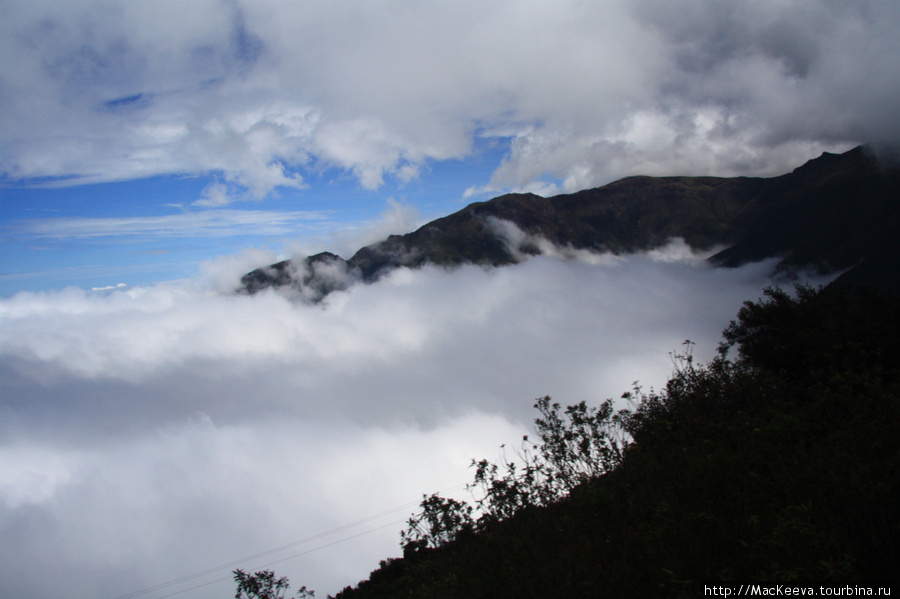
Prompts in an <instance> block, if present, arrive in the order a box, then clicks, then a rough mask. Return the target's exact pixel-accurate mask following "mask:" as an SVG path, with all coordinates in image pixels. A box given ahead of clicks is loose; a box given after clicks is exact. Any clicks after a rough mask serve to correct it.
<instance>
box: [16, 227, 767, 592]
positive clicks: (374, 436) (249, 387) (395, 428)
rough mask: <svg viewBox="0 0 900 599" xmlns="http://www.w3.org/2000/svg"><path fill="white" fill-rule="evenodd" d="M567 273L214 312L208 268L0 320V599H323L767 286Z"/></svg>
mask: <svg viewBox="0 0 900 599" xmlns="http://www.w3.org/2000/svg"><path fill="white" fill-rule="evenodd" d="M583 258H584V257H582V256H579V255H573V254H567V253H566V252H565V251H562V250H560V251H559V252H557V253H556V254H555V255H547V256H539V257H535V258H532V259H530V260H528V261H526V262H523V263H521V264H518V265H515V266H511V267H506V268H498V269H484V268H480V267H475V266H467V267H462V268H459V269H456V270H453V271H446V270H443V269H439V268H423V269H420V270H415V271H413V270H408V269H398V270H397V271H394V272H393V273H391V274H390V275H388V276H387V277H385V278H384V279H382V280H381V281H379V282H378V283H376V284H372V285H357V286H353V287H350V288H349V289H347V290H346V291H341V292H336V293H334V294H332V295H330V296H329V297H328V298H327V299H326V300H325V301H324V302H323V303H321V304H319V305H309V304H304V303H298V302H292V301H290V299H288V298H286V297H284V296H282V295H279V294H277V293H274V292H271V291H270V292H265V293H261V294H258V295H255V296H234V295H223V294H221V293H219V292H218V291H217V288H216V285H218V287H219V288H222V287H225V285H224V280H225V278H226V277H225V273H228V272H234V271H236V270H237V268H236V267H235V268H232V267H231V265H227V264H225V265H221V266H220V270H218V277H219V278H216V277H214V276H210V277H209V278H208V279H204V280H198V281H184V282H180V283H170V284H160V285H155V286H151V287H130V288H114V289H107V290H99V291H96V292H89V291H83V290H78V289H68V290H64V291H59V292H53V293H20V294H18V295H16V296H14V297H12V298H8V299H3V300H0V323H2V326H0V380H3V386H4V392H3V398H2V404H0V412H2V418H0V464H2V467H0V535H2V536H3V538H4V540H5V542H4V543H3V548H2V550H0V551H2V552H3V553H2V558H3V560H4V563H7V564H9V565H10V567H9V568H5V569H4V572H3V574H0V586H2V587H3V588H4V589H9V590H10V591H11V592H12V594H14V595H16V596H19V595H22V594H23V593H24V594H27V595H28V596H33V597H51V596H53V597H55V596H58V595H59V593H60V592H61V591H60V589H62V588H65V589H66V592H67V593H68V594H69V595H70V596H73V597H96V596H110V597H115V596H120V595H123V594H125V593H131V592H134V591H138V590H141V589H143V588H149V587H151V586H154V585H157V584H162V583H168V582H170V581H174V580H176V579H179V578H181V577H183V576H188V575H193V574H197V573H201V572H206V570H209V569H212V571H211V572H209V573H207V574H204V575H203V576H196V577H192V578H190V579H186V580H185V581H182V582H179V583H177V584H173V585H172V586H168V587H166V592H177V591H181V590H184V589H185V588H189V587H191V586H197V585H200V584H206V583H207V582H211V584H209V585H208V586H205V587H202V588H200V589H195V590H193V591H191V594H192V596H210V597H212V596H221V595H222V594H223V593H226V592H228V590H229V588H230V586H231V585H230V582H229V581H228V580H227V578H228V571H229V567H228V566H229V565H230V567H231V568H234V567H238V566H240V567H248V568H250V567H263V566H266V565H270V564H271V565H272V567H274V568H275V569H276V570H277V571H279V573H282V574H283V575H288V576H290V577H291V578H292V579H293V580H294V581H295V582H297V583H301V584H308V585H310V586H312V587H314V588H318V589H319V590H320V592H335V591H336V590H338V589H339V588H342V586H343V585H345V584H350V583H353V582H355V581H356V580H357V579H359V578H361V577H363V576H365V575H366V574H367V573H368V571H369V570H371V569H372V568H373V567H375V566H376V565H377V561H378V559H381V558H384V557H387V556H390V555H396V554H397V552H398V546H397V538H398V537H397V533H398V531H399V529H400V528H401V527H402V521H403V520H404V519H405V518H406V517H407V516H408V515H409V513H411V511H413V509H414V507H415V505H414V504H415V503H416V502H417V501H418V499H419V498H420V497H421V494H422V493H430V492H436V491H443V490H447V489H454V491H453V492H454V493H457V494H459V493H462V490H461V488H460V487H459V485H460V484H461V483H464V482H467V481H468V480H470V476H471V473H469V472H468V471H467V466H468V463H469V460H470V459H471V458H480V457H487V458H491V459H494V458H496V457H497V456H498V451H499V450H498V449H497V448H498V446H499V445H500V444H501V443H512V444H515V443H516V441H517V439H519V438H520V435H521V434H523V433H527V432H529V428H530V427H529V423H530V422H531V419H532V418H533V413H532V408H531V405H532V402H533V400H534V398H536V397H539V396H542V395H544V394H551V395H553V396H554V398H555V399H557V400H558V401H561V402H563V403H566V402H568V403H575V402H577V401H581V400H587V401H599V400H601V399H604V398H606V397H617V396H618V395H619V394H621V393H622V392H623V391H626V390H628V389H630V386H631V383H632V382H633V381H635V380H640V381H641V382H642V383H643V384H644V385H645V386H651V385H655V386H659V385H660V384H662V382H664V380H665V379H666V378H667V376H668V375H669V374H670V373H671V370H672V368H673V365H672V362H671V357H670V355H669V352H671V351H674V350H677V349H679V348H680V346H681V343H682V342H683V341H684V340H685V339H688V338H689V339H692V340H694V341H695V342H697V344H698V345H697V353H698V355H699V357H700V358H701V359H702V358H705V357H709V356H711V355H712V353H713V351H714V348H715V345H716V343H717V342H718V338H719V333H720V331H721V329H722V328H723V327H724V326H725V325H726V324H727V322H728V321H729V320H730V319H731V318H733V316H734V314H735V313H736V311H737V309H738V307H739V306H740V304H741V302H742V301H743V300H745V299H748V298H755V297H758V295H759V293H760V290H761V288H762V287H763V286H764V285H765V284H767V282H768V277H767V273H768V271H769V268H770V267H771V265H768V264H760V265H753V266H747V267H743V268H740V269H733V270H725V269H712V268H710V267H708V266H706V265H705V264H704V263H703V262H702V260H701V257H700V256H697V255H694V254H692V253H691V252H690V251H689V250H687V249H686V248H684V247H683V245H682V246H679V245H677V244H676V245H673V246H671V247H670V248H668V249H666V250H665V251H660V252H657V253H656V254H653V255H642V256H632V257H628V258H623V259H617V260H598V259H592V260H585V259H583ZM248 259H249V258H248ZM213 271H216V269H213ZM209 281H217V283H216V285H211V284H210V283H209ZM460 496H463V495H460ZM395 508H396V509H395ZM380 514H381V515H380ZM378 515H380V516H378ZM369 516H378V517H377V518H372V519H371V520H370V519H368V517H369ZM357 522H359V523H358V524H357V525H355V526H353V527H349V528H346V529H341V530H337V531H335V529H339V528H341V527H342V526H344V525H347V524H350V523H357ZM329 531H335V532H334V534H333V535H327V536H325V537H321V538H316V539H313V540H311V541H309V542H303V543H300V542H299V541H302V540H303V539H307V538H310V537H315V536H316V535H318V534H319V533H324V532H329ZM368 531H370V532H368ZM357 535H362V536H357ZM349 537H355V538H353V539H351V540H347V541H345V542H340V543H338V544H336V545H333V546H332V547H333V549H330V550H329V549H321V550H316V548H317V547H319V546H322V545H330V544H332V543H335V542H338V541H340V540H341V539H343V538H349ZM282 546H285V549H281V550H278V551H273V552H272V553H270V554H267V555H265V556H261V557H259V558H256V559H249V560H248V559H242V558H246V557H249V556H255V555H257V554H258V553H263V552H266V551H268V550H270V549H277V548H280V547H282ZM309 551H312V552H311V553H308V552H309ZM292 556H295V557H292ZM223 564H224V565H225V567H223V568H218V569H214V568H213V567H214V566H221V565H223ZM235 564H236V565H235ZM51 573H52V575H50V574H51ZM216 580H217V581H218V582H212V581H216ZM26 591H27V592H26ZM157 594H164V593H162V591H159V592H158V593H157Z"/></svg>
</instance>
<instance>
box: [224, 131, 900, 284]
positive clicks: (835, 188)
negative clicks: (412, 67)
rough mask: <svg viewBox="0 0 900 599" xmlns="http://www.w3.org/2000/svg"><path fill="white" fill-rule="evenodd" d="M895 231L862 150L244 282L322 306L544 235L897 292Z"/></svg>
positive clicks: (498, 206)
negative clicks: (284, 290) (766, 174)
mask: <svg viewBox="0 0 900 599" xmlns="http://www.w3.org/2000/svg"><path fill="white" fill-rule="evenodd" d="M510 224H511V225H515V227H510ZM898 231H900V169H898V168H897V167H896V166H888V167H886V166H884V165H883V164H881V163H880V162H879V160H878V158H877V157H876V155H875V154H874V152H872V151H871V150H870V149H869V148H868V147H865V146H860V147H857V148H855V149H853V150H851V151H849V152H846V153H844V154H829V153H824V154H822V156H820V157H819V158H816V159H814V160H811V161H809V162H807V163H806V164H804V165H803V166H801V167H799V168H797V169H795V170H794V171H793V172H791V173H788V174H786V175H782V176H780V177H773V178H756V177H734V178H718V177H628V178H625V179H622V180H620V181H616V182H614V183H610V184H609V185H605V186H603V187H598V188H596V189H588V190H585V191H580V192H577V193H573V194H564V195H558V196H554V197H550V198H543V197H540V196H536V195H533V194H507V195H503V196H500V197H498V198H494V199H492V200H490V201H486V202H477V203H474V204H471V205H469V206H467V207H465V208H463V209H462V210H460V211H459V212H456V213H454V214H451V215H449V216H445V217H443V218H439V219H437V220H434V221H432V222H430V223H428V224H426V225H424V226H422V227H421V228H419V229H418V230H416V231H413V232H412V233H408V234H406V235H391V236H390V237H388V238H387V239H385V240H383V241H380V242H378V243H375V244H372V245H369V246H366V247H364V248H362V249H360V250H359V251H357V252H356V254H354V255H353V256H352V257H351V258H349V259H348V260H344V259H343V258H341V257H339V256H337V255H335V254H331V253H328V252H324V253H321V254H316V255H314V256H309V257H307V258H305V259H303V260H297V261H290V260H287V261H284V262H279V263H277V264H273V265H271V266H267V267H264V268H260V269H257V270H254V271H253V272H250V273H248V274H247V275H245V276H244V277H243V278H242V279H241V284H242V291H244V292H248V293H255V292H258V291H261V290H263V289H267V288H269V287H284V286H289V287H292V288H294V289H295V290H297V291H298V292H299V293H300V294H301V295H302V296H303V297H304V298H306V299H309V300H312V301H317V300H319V299H321V298H322V297H324V296H325V295H327V294H328V293H330V292H331V291H334V290H337V289H343V288H345V287H346V286H347V285H349V284H350V283H351V282H352V281H356V280H361V281H364V282H372V281H375V280H377V279H378V278H379V277H380V276H382V275H383V274H384V273H386V272H388V271H390V270H392V269H394V268H398V267H401V266H406V267H411V268H416V267H419V266H422V265H425V264H434V265H439V266H447V267H453V266H458V265H461V264H466V263H470V264H479V265H485V266H502V265H506V264H512V263H515V262H518V261H520V260H521V259H523V258H525V257H527V256H529V255H537V254H539V253H541V243H542V242H550V243H552V244H554V245H556V246H559V247H563V248H571V249H586V250H592V251H597V252H612V253H615V254H626V253H633V252H638V251H643V250H650V249H654V248H658V247H661V246H664V245H665V244H667V243H668V242H669V241H671V240H672V239H674V238H682V239H684V240H685V241H686V242H687V243H688V244H689V245H690V246H691V247H693V248H695V249H702V250H709V249H713V248H716V247H726V248H727V249H725V250H723V251H720V252H719V253H717V254H715V255H714V256H712V257H711V258H710V261H711V262H712V263H713V264H716V265H718V266H723V267H735V266H739V265H741V264H746V263H748V262H755V261H759V260H764V259H767V258H779V259H780V261H779V263H778V266H777V269H778V270H779V271H780V272H782V273H791V272H793V271H796V270H799V269H815V270H816V271H818V272H819V273H821V274H828V273H836V272H838V271H846V272H844V273H843V274H842V275H841V277H840V281H841V282H844V283H847V284H853V285H866V284H872V285H878V286H886V287H893V288H896V289H900V272H898V270H900V268H898V267H897V266H896V265H895V256H896V255H897V250H900V242H898V241H897V238H898V235H897V232H898Z"/></svg>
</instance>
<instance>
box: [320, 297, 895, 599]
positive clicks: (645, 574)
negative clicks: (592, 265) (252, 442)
mask: <svg viewBox="0 0 900 599" xmlns="http://www.w3.org/2000/svg"><path fill="white" fill-rule="evenodd" d="M898 338H900V300H898V298H897V297H896V296H890V295H882V294H877V293H874V292H873V293H863V292H856V293H853V294H850V293H845V292H843V291H840V290H829V291H826V292H818V291H814V290H812V289H809V288H799V289H798V290H797V292H796V293H795V294H790V293H787V292H784V291H782V290H779V289H770V290H767V291H766V295H765V297H764V298H763V299H762V300H760V301H758V302H748V303H746V304H745V305H744V307H743V308H742V309H741V311H740V312H739V314H738V317H737V320H736V321H734V322H733V323H732V324H731V325H730V326H729V327H728V328H727V329H726V331H725V333H724V341H723V343H722V346H721V347H720V353H719V356H718V357H717V358H715V359H714V360H713V361H712V362H710V363H709V364H706V365H702V366H700V365H697V364H695V363H694V360H693V358H692V356H691V353H690V345H688V346H687V350H686V351H685V352H684V353H683V354H680V355H677V356H676V360H677V364H678V369H677V372H676V373H675V374H674V375H673V377H672V378H671V380H670V381H669V382H668V384H667V385H666V387H665V389H663V390H661V391H658V392H654V391H650V392H644V391H642V390H641V389H640V388H636V389H635V390H634V391H632V392H631V393H627V394H626V396H625V397H626V398H627V399H629V400H630V402H631V404H632V409H631V411H630V412H614V410H613V408H612V403H611V402H605V403H603V404H601V405H600V406H599V407H597V408H589V407H588V406H586V405H585V404H579V405H576V406H571V407H569V408H567V409H565V410H561V408H560V406H559V405H558V404H553V403H552V402H551V401H550V399H549V398H543V399H541V400H538V403H537V408H538V410H539V412H540V414H541V415H540V417H539V418H538V419H537V421H536V428H537V432H538V437H539V439H540V441H539V442H537V443H532V442H530V441H528V440H527V439H526V440H525V441H524V442H523V446H522V449H521V450H519V455H518V456H517V457H518V460H511V461H509V462H508V463H504V464H502V465H499V466H498V465H494V464H491V463H490V462H486V461H481V462H475V467H476V477H475V479H476V480H475V485H474V488H476V489H480V490H481V499H480V500H479V501H478V502H476V505H475V506H471V507H469V506H466V505H465V504H462V503H461V502H451V501H448V500H445V499H442V498H439V497H436V496H432V497H427V498H426V500H425V501H423V504H422V505H423V513H422V514H420V515H419V516H415V517H414V518H413V519H412V520H411V521H410V523H411V525H413V524H415V525H419V526H420V528H418V529H415V526H413V527H411V529H410V531H408V533H407V535H408V536H407V537H406V538H405V539H404V541H405V542H406V544H407V547H406V551H405V552H404V557H403V558H397V559H392V560H386V561H383V562H382V563H381V567H380V568H379V569H378V570H376V571H375V572H373V573H372V575H371V577H370V579H369V580H367V581H363V582H361V583H359V584H358V585H357V587H355V588H350V587H348V588H347V589H345V590H344V591H342V592H341V593H339V594H338V595H337V597H338V598H339V599H357V598H361V597H362V598H379V597H423V598H430V597H434V598H443V597H517V598H529V597H535V598H538V597H540V598H545V597H598V596H611V597H650V596H672V597H677V596H689V597H696V596H698V594H697V589H696V588H695V586H694V585H695V584H696V581H698V580H705V581H713V580H716V581H728V580H737V579H740V580H755V581H767V580H768V581H771V580H775V581H781V582H786V581H794V580H796V581H803V580H820V581H825V580H829V581H843V582H853V581H859V580H885V579H890V578H891V577H893V576H895V574H896V570H895V567H896V564H897V563H900V514H898V510H897V509H896V506H897V505H900V435H898V434H897V433H898V430H897V429H898V422H900V379H898V375H900V353H898V349H897V347H898V344H897V339H898ZM732 354H734V355H732ZM624 434H627V435H628V436H629V437H630V442H629V443H626V442H625V439H626V437H625V436H623V435H624ZM429 509H432V510H433V511H434V513H433V514H430V515H428V514H427V512H428V510H429ZM447 516H452V517H447ZM417 535H418V536H417Z"/></svg>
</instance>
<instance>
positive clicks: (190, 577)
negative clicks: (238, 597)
mask: <svg viewBox="0 0 900 599" xmlns="http://www.w3.org/2000/svg"><path fill="white" fill-rule="evenodd" d="M466 486H467V485H466V484H459V485H456V486H454V487H450V488H449V489H445V490H443V491H440V492H439V494H444V493H449V492H450V491H456V490H459V489H462V488H465V487H466ZM419 503H420V501H419V500H416V501H411V502H409V503H405V504H403V505H399V506H397V507H393V508H390V509H388V510H385V511H383V512H379V513H377V514H374V515H372V516H367V517H365V518H361V519H359V520H355V521H353V522H350V523H349V524H343V525H341V526H337V527H335V528H332V529H330V530H327V531H325V532H320V533H316V534H314V535H311V536H308V537H305V538H303V539H299V540H297V541H292V542H290V543H287V544H285V545H281V546H279V547H275V548H273V549H267V550H266V551H261V552H259V553H255V554H253V555H249V556H246V557H243V558H240V559H237V560H234V561H231V562H228V563H226V564H221V565H218V566H214V567H212V568H207V569H205V570H202V571H199V572H195V573H193V574H188V575H186V576H182V577H181V578H176V579H173V580H170V581H168V582H163V583H160V584H156V585H153V586H151V587H147V588H145V589H141V590H139V591H134V592H131V593H126V594H124V595H119V596H117V597H114V598H113V599H133V598H134V597H139V596H141V595H146V594H148V593H152V592H154V591H161V590H163V589H166V588H169V587H172V586H175V585H178V584H182V583H186V582H190V581H192V580H195V579H197V578H201V577H203V576H208V575H210V574H213V573H215V572H218V571H220V570H225V569H229V570H230V569H232V568H235V567H237V566H239V565H241V564H243V563H245V562H249V561H252V560H256V559H260V558H262V557H266V556H269V555H272V554H274V553H278V552H280V551H285V550H287V549H291V548H293V547H297V546H298V545H303V544H304V543H310V542H312V541H317V540H319V539H322V538H325V537H328V536H331V535H333V534H337V533H339V532H343V531H345V530H347V529H350V528H354V527H356V526H360V525H362V524H365V523H367V522H371V521H373V520H377V519H379V518H383V517H384V516H387V515H389V514H393V513H394V512H397V511H400V510H403V509H409V508H411V507H413V506H417V505H419ZM403 522H404V520H399V521H395V522H390V523H389V524H385V525H384V526H379V527H377V528H373V529H371V530H367V531H364V532H361V533H359V534H356V535H352V536H349V537H346V538H344V539H340V540H338V541H334V542H332V543H328V544H326V545H322V546H320V547H316V548H315V549H310V550H308V551H303V552H301V553H297V554H294V555H290V556H288V557H285V558H281V559H278V560H275V561H272V562H269V563H268V564H265V565H262V566H259V567H261V568H265V567H266V566H269V565H271V564H277V563H280V562H283V561H287V560H289V559H294V558H296V557H300V556H302V555H306V554H308V553H312V552H314V551H319V550H320V549H325V548H326V547H331V546H332V545H337V544H338V543H343V542H345V541H349V540H352V539H355V538H357V537H361V536H363V535H366V534H369V533H372V532H376V531H378V530H382V529H384V528H387V527H389V526H395V525H396V524H401V523H403ZM229 579H230V577H225V578H218V579H216V580H211V581H209V582H205V583H203V584H200V585H196V586H193V587H190V588H188V589H184V590H182V591H177V592H175V593H171V594H169V595H164V596H163V597H172V596H174V595H178V594H181V593H184V592H187V591H190V590H194V589H198V588H201V587H204V586H208V585H210V584H213V583H216V582H221V581H223V580H229ZM158 599H162V597H160V598H158Z"/></svg>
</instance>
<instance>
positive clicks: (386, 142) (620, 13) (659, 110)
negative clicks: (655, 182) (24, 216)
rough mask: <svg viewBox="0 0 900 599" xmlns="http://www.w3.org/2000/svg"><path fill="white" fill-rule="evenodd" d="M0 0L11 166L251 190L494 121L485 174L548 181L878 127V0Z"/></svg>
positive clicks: (442, 148)
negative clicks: (495, 146)
mask: <svg viewBox="0 0 900 599" xmlns="http://www.w3.org/2000/svg"><path fill="white" fill-rule="evenodd" d="M5 6H6V8H5V10H4V19H3V22H2V24H0V28H2V30H0V34H2V35H0V40H2V41H0V56H2V57H3V58H2V60H3V63H2V64H3V73H4V75H3V78H2V87H0V89H2V92H0V108H2V110H0V131H2V132H3V133H2V134H0V171H2V172H3V173H5V174H6V175H7V176H9V177H12V178H18V177H25V178H29V177H74V179H69V180H68V182H69V183H72V182H87V181H106V180H116V179H127V178H135V177H146V176H150V175H155V174H160V173H182V172H191V173H207V172H219V173H222V174H223V177H224V179H225V180H226V181H228V182H229V183H231V184H233V185H235V186H238V187H239V188H240V189H242V190H243V191H244V192H245V193H244V194H243V195H241V196H240V197H242V198H260V197H263V196H265V195H266V194H267V193H268V192H269V191H271V190H272V189H274V188H277V187H279V186H289V187H302V186H304V185H305V184H306V183H305V180H304V175H303V174H304V171H305V169H319V168H321V167H323V166H337V167H339V168H341V169H345V170H346V171H347V172H350V173H353V174H354V176H356V177H357V178H358V179H359V181H360V183H361V185H363V186H364V187H367V188H377V187H378V186H379V185H381V184H382V183H383V181H384V180H385V177H396V178H397V179H398V180H400V181H406V180H408V179H409V178H410V177H414V176H415V175H416V173H417V172H419V171H420V169H421V167H422V166H423V165H424V164H426V163H427V162H428V161H432V160H446V159H450V158H459V157H463V156H465V155H467V154H468V153H469V152H471V149H472V146H473V140H474V136H476V135H488V136H493V135H497V134H500V133H501V132H502V136H503V137H502V139H503V140H505V139H506V138H507V137H511V138H512V140H513V142H512V146H511V147H510V154H509V156H508V159H507V161H506V162H505V163H504V164H503V165H502V166H501V167H500V168H499V170H498V171H497V173H495V176H494V178H493V180H492V181H491V185H492V188H494V187H502V188H507V187H513V188H518V189H529V188H531V189H534V188H535V187H534V185H535V184H536V182H539V181H540V180H541V179H543V178H545V177H553V178H555V179H558V180H559V181H561V189H563V190H566V191H569V190H573V189H575V188H580V187H585V186H593V185H598V184H601V183H604V182H607V181H608V180H609V179H610V178H615V177H619V176H622V175H625V174H634V173H639V172H640V173H642V172H650V173H651V174H662V173H665V174H673V173H678V174H682V173H681V172H680V171H682V170H683V169H685V168H686V167H687V168H689V169H690V170H692V171H697V172H698V174H736V173H739V174H755V175H759V174H772V173H777V172H782V171H785V170H787V169H789V168H793V167H794V166H796V165H797V164H798V163H800V162H802V161H803V160H805V159H807V158H810V157H812V156H814V155H816V154H817V153H819V152H820V151H822V150H825V149H829V150H837V149H843V148H845V147H847V146H849V145H852V144H855V143H858V142H864V141H871V142H875V143H896V140H897V138H898V133H900V118H898V113H897V111H896V109H895V103H894V98H896V95H897V92H898V84H900V71H898V68H900V67H898V66H897V61H895V60H893V58H894V57H895V56H896V55H897V53H898V50H900V48H898V44H900V42H898V40H897V36H896V35H895V34H894V32H895V31H896V29H897V25H898V23H900V9H898V8H897V7H896V5H895V3H889V2H879V1H864V2H856V3H853V4H852V5H846V6H845V5H842V4H833V3H831V4H829V3H820V2H813V1H812V0H809V1H804V0H796V1H793V2H757V3H753V4H751V5H746V6H744V5H741V6H731V5H728V6H721V5H720V4H719V3H715V2H708V1H705V0H679V1H677V2H659V1H657V0H607V1H605V2H597V3H591V4H589V5H588V4H584V3H581V2H569V1H564V2H556V3H554V4H553V5H552V6H551V5H549V4H546V3H541V2H521V1H516V2H512V1H502V2H492V3H489V4H485V3H481V2H455V3H451V4H447V3H440V2H417V3H416V4H415V5H414V6H412V5H409V4H408V3H399V2H395V1H391V0H385V1H382V2H370V3H364V4H361V3H333V2H304V3H294V2H283V1H280V0H265V1H259V2H243V1H240V0H236V1H234V2H228V3H221V2H213V1H212V0H191V1H188V2H177V3H171V5H167V6H168V7H166V6H156V5H155V7H154V9H153V10H148V9H147V7H145V6H143V5H139V4H137V3H127V4H122V5H117V6H116V7H115V8H114V9H111V8H110V7H109V6H108V5H107V4H106V3H102V2H99V1H97V2H93V1H90V2H78V3H63V2H57V3H37V4H36V3H26V2H24V1H18V0H16V1H14V2H8V3H7V4H6V5H5ZM162 15H165V18H163V17H162ZM172 15H177V18H172ZM176 20H177V21H178V22H177V24H175V23H173V21H176ZM701 171H702V172H701ZM207 199H208V200H210V201H221V200H222V199H223V198H222V196H221V195H216V196H215V199H214V198H213V197H212V196H210V198H207Z"/></svg>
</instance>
